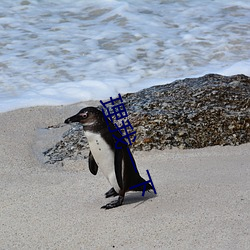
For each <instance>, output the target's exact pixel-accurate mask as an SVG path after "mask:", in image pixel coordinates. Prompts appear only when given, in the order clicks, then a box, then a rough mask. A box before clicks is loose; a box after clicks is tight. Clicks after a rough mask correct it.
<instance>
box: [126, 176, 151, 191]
mask: <svg viewBox="0 0 250 250" xmlns="http://www.w3.org/2000/svg"><path fill="white" fill-rule="evenodd" d="M139 177H140V176H139ZM145 182H147V181H145V180H144V179H143V178H142V177H140V178H139V179H138V181H137V183H136V184H135V185H133V186H137V187H135V188H132V189H131V190H133V191H143V190H144V187H145V185H146V189H145V191H148V190H150V189H153V187H152V186H151V185H150V184H149V183H148V182H147V183H145ZM139 184H141V185H139Z"/></svg>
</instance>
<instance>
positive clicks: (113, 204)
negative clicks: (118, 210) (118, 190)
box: [101, 196, 124, 209]
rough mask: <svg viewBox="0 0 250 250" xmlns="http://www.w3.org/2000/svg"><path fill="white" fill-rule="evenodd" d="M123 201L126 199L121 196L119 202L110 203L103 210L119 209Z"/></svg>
mask: <svg viewBox="0 0 250 250" xmlns="http://www.w3.org/2000/svg"><path fill="white" fill-rule="evenodd" d="M123 200H124V197H122V196H119V198H118V200H115V201H111V202H110V203H108V204H106V205H104V206H102V207H101V208H105V209H111V208H114V207H119V206H121V205H122V203H123Z"/></svg>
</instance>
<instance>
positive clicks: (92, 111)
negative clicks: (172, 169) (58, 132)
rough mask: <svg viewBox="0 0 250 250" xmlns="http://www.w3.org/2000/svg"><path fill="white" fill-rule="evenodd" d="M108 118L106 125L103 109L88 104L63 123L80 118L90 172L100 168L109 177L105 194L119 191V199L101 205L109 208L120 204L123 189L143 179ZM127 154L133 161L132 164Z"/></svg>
mask: <svg viewBox="0 0 250 250" xmlns="http://www.w3.org/2000/svg"><path fill="white" fill-rule="evenodd" d="M107 121H108V123H109V125H107V123H106V121H105V117H104V115H103V113H102V111H100V110H98V109H97V108H95V107H87V108H84V109H82V110H80V111H79V113H77V114H76V115H74V116H72V117H70V118H68V119H66V120H65V123H68V124H69V123H72V122H79V123H81V124H82V126H83V130H84V132H85V136H86V137H87V140H88V143H89V147H90V152H89V170H90V172H91V173H92V174H93V175H96V174H97V171H98V168H100V169H101V171H102V172H103V174H104V176H105V177H106V178H107V180H108V181H109V183H110V185H111V186H112V188H111V189H110V190H109V191H108V192H106V193H105V196H106V198H108V197H111V196H117V195H119V197H118V200H115V201H112V202H110V203H108V204H106V205H104V206H102V207H101V208H105V209H110V208H114V207H118V206H121V205H122V203H123V200H124V196H125V193H126V192H128V191H129V190H130V187H132V186H135V185H137V184H140V183H143V182H145V180H144V179H143V178H142V177H141V176H140V175H139V172H138V170H137V172H136V171H135V168H136V165H135V161H134V158H133V156H132V154H131V152H130V150H129V148H128V145H127V144H126V142H125V141H124V139H123V138H122V135H121V134H120V133H119V132H118V131H117V130H116V127H115V125H114V124H113V123H111V121H110V120H109V119H107ZM108 126H109V127H110V128H111V130H112V131H113V130H116V131H115V132H112V133H111V132H110V131H109V128H108ZM112 134H114V135H115V137H116V138H119V142H118V141H116V139H115V138H114V137H113V136H112ZM121 138H122V139H121ZM115 145H116V146H115ZM129 153H130V155H129ZM130 157H132V159H133V161H134V166H133V163H132V161H131V158H130ZM143 188H144V185H141V186H139V187H137V188H135V189H133V191H143ZM150 189H152V186H151V185H150V184H149V183H147V185H146V190H150Z"/></svg>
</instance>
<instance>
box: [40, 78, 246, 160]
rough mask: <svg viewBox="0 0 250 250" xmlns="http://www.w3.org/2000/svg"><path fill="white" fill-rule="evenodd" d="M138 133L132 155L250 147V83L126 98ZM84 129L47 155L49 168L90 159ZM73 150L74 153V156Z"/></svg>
mask: <svg viewBox="0 0 250 250" xmlns="http://www.w3.org/2000/svg"><path fill="white" fill-rule="evenodd" d="M122 99H123V101H124V103H125V105H126V110H127V112H128V115H129V116H128V119H129V121H130V122H131V124H132V126H133V128H134V130H136V131H137V133H136V136H137V138H136V141H135V143H133V145H132V149H133V150H151V149H153V148H155V149H160V150H163V149H165V148H172V147H179V148H183V149H187V148H201V147H207V146H214V145H239V144H242V143H247V142H250V125H249V124H250V78H249V77H247V76H245V75H235V76H230V77H228V76H221V75H215V74H209V75H205V76H203V77H199V78H187V79H184V80H178V81H175V82H173V83H171V84H166V85H159V86H153V87H151V88H147V89H144V90H141V91H139V92H137V93H130V94H125V95H124V96H123V97H122ZM87 147H88V145H87V140H86V138H85V137H84V134H83V131H82V128H81V126H79V125H76V126H74V127H72V128H71V129H70V130H69V131H67V132H66V133H65V134H64V135H63V139H62V141H61V142H58V143H57V144H56V145H55V146H54V147H53V148H51V149H48V150H46V151H45V152H44V155H45V156H47V157H48V158H49V160H48V162H51V163H53V162H56V161H57V160H61V159H65V158H73V157H74V158H75V157H80V158H81V157H86V155H84V156H83V155H82V152H83V150H84V149H86V148H87ZM71 148H72V150H70V149H71Z"/></svg>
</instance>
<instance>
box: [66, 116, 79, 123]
mask: <svg viewBox="0 0 250 250" xmlns="http://www.w3.org/2000/svg"><path fill="white" fill-rule="evenodd" d="M80 120H81V116H79V115H78V114H77V115H73V116H71V117H69V118H67V119H66V120H65V121H64V123H67V124H70V123H72V122H80Z"/></svg>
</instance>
